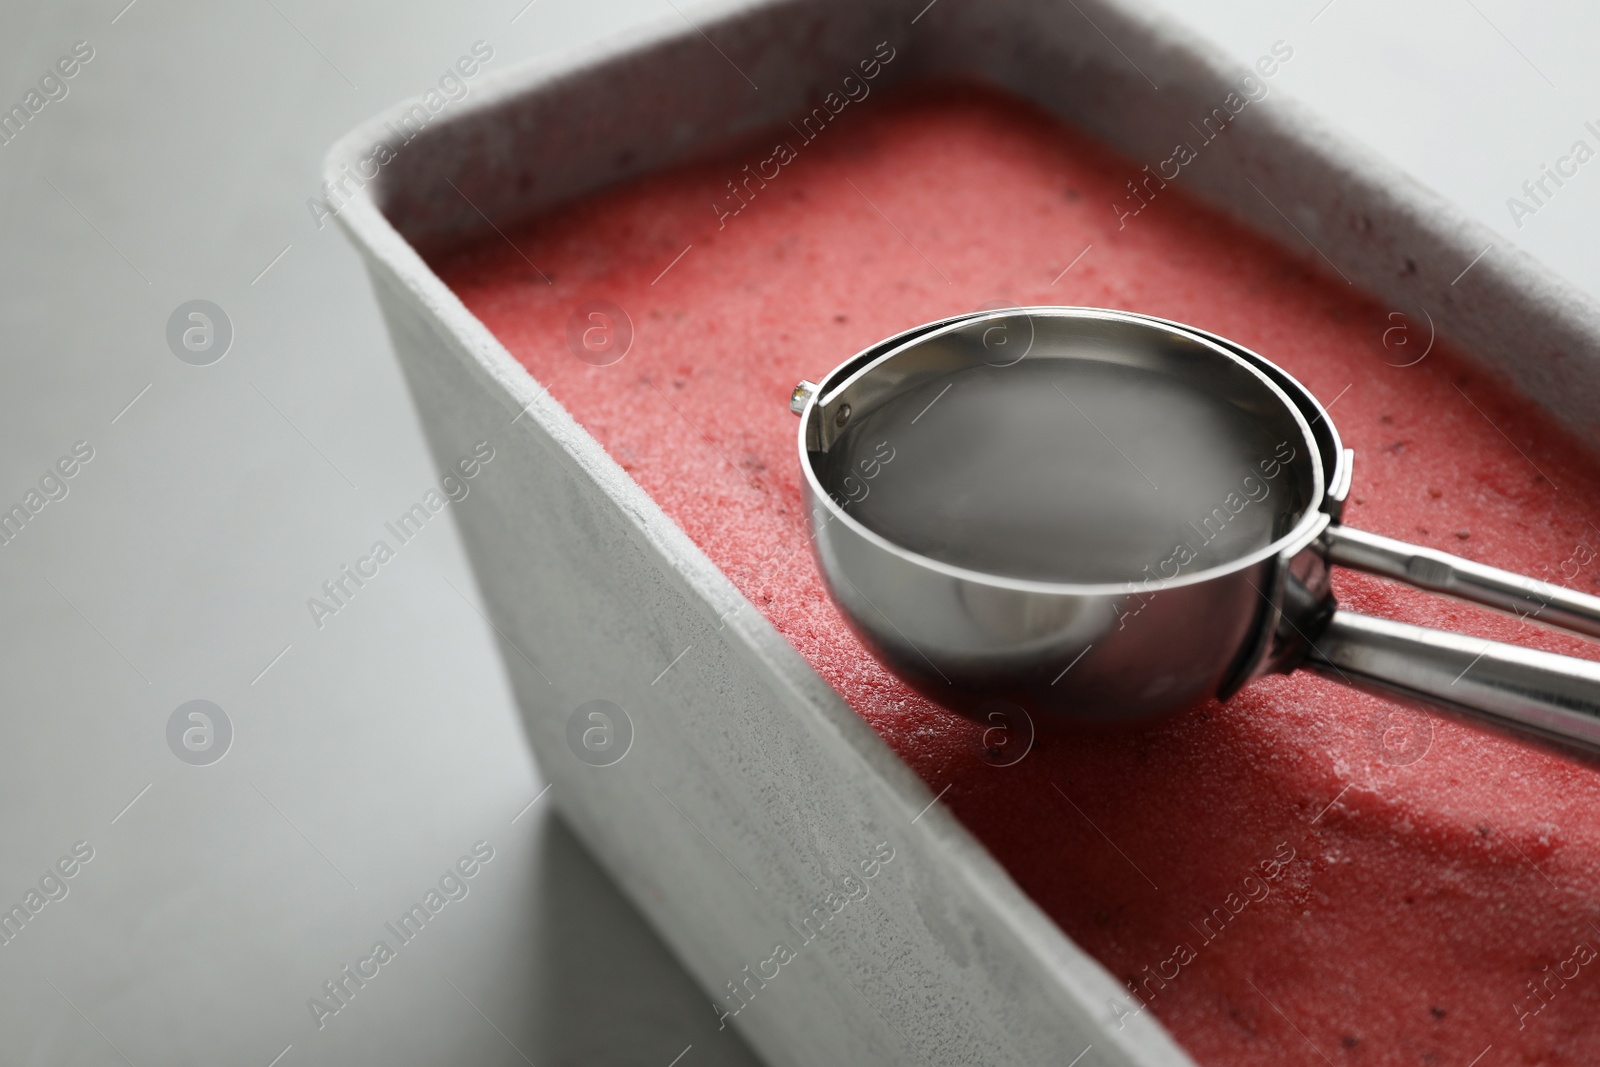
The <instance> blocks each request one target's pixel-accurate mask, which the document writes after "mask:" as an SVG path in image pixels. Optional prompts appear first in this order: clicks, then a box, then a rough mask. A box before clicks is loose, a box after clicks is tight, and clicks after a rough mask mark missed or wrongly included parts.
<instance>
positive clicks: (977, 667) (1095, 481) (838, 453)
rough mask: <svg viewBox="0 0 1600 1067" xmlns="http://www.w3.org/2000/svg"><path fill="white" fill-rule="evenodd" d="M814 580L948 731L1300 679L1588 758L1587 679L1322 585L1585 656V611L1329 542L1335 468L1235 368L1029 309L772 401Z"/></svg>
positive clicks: (1291, 394) (1393, 545)
mask: <svg viewBox="0 0 1600 1067" xmlns="http://www.w3.org/2000/svg"><path fill="white" fill-rule="evenodd" d="M790 408H791V410H793V411H794V412H795V413H796V414H798V415H799V416H800V418H801V426H800V435H799V448H800V463H801V469H802V472H803V475H804V480H805V486H806V494H807V507H808V511H809V513H810V523H811V532H812V538H813V544H814V548H815V551H816V556H817V560H818V563H819V565H820V567H821V570H822V574H823V577H824V579H825V580H826V582H827V585H828V588H829V590H830V592H831V593H832V595H833V597H834V599H835V601H836V602H837V603H838V604H839V606H840V608H841V609H842V611H843V613H844V615H845V618H846V619H847V620H848V621H849V622H850V624H851V626H852V628H853V629H854V630H855V631H856V632H857V634H858V635H859V636H860V637H861V638H862V640H863V641H864V642H865V643H866V644H867V645H868V646H869V647H870V648H871V649H872V650H873V651H874V653H875V654H877V655H878V656H879V657H880V658H881V659H883V660H884V661H885V662H886V663H887V664H888V665H889V666H890V667H891V668H893V669H894V670H895V672H896V673H897V674H899V675H900V676H901V677H902V678H904V679H905V680H906V681H907V682H909V683H910V684H912V685H913V686H914V687H916V688H917V689H919V690H921V691H922V692H924V693H925V694H927V695H928V696H930V697H931V698H932V699H934V700H936V701H938V702H940V703H942V704H944V705H946V706H948V707H951V708H953V709H955V710H957V711H960V712H963V713H965V714H977V713H978V709H979V707H980V705H985V704H986V702H989V701H992V700H994V699H995V698H1001V699H1006V700H1012V701H1016V702H1018V703H1020V704H1021V705H1022V706H1023V707H1025V708H1027V709H1029V711H1030V712H1031V713H1032V714H1033V716H1034V718H1035V720H1036V722H1037V723H1038V725H1039V726H1040V728H1043V729H1048V728H1049V727H1050V726H1051V725H1052V724H1072V723H1082V724H1099V723H1108V722H1128V721H1136V720H1139V719H1145V718H1149V717H1153V716H1156V715H1161V714H1166V713H1171V712H1174V711H1178V710H1182V709H1184V708H1187V707H1190V706H1193V705H1195V704H1197V703H1199V702H1201V701H1204V700H1206V699H1209V698H1211V697H1217V698H1220V699H1224V700H1225V699H1227V698H1228V697H1230V696H1232V695H1233V694H1234V693H1236V692H1237V691H1238V690H1239V689H1240V688H1242V687H1243V686H1244V685H1246V684H1247V683H1248V682H1250V681H1251V680H1252V679H1254V678H1256V677H1259V676H1260V675H1262V674H1266V673H1271V672H1279V673H1288V672H1290V671H1293V670H1295V669H1297V668H1300V667H1305V668H1309V669H1312V670H1315V671H1317V672H1319V673H1321V674H1324V675H1326V676H1328V677H1330V678H1334V679H1337V680H1339V681H1342V682H1345V683H1347V684H1349V685H1353V686H1356V687H1359V688H1362V689H1367V690H1371V691H1374V692H1378V693H1380V694H1383V695H1386V696H1389V697H1395V698H1400V699H1402V700H1404V701H1406V702H1408V703H1413V704H1419V705H1421V706H1423V707H1427V708H1429V709H1432V710H1443V711H1447V712H1451V713H1456V714H1462V715H1466V716H1469V717H1471V718H1473V719H1475V720H1477V721H1479V722H1487V723H1489V724H1491V725H1494V726H1496V727H1498V728H1501V729H1504V730H1509V731H1511V732H1514V733H1518V734H1522V735H1529V736H1533V737H1536V738H1539V739H1541V740H1545V741H1550V742H1555V743H1556V744H1558V745H1561V746H1576V747H1577V748H1579V749H1582V750H1585V751H1587V752H1590V753H1597V754H1600V663H1594V662H1590V661H1587V660H1581V659H1575V658H1572V657H1568V656H1559V655H1553V654H1550V653H1546V652H1539V651H1535V650H1532V649H1526V648H1522V647H1519V646H1516V645H1508V644H1502V643H1499V642H1495V641H1486V640H1483V639H1480V638H1475V637H1468V636H1466V635H1463V634H1456V633H1449V632H1445V631H1440V630H1432V629H1427V628H1424V627H1419V626H1411V625H1408V624H1405V623H1399V622H1393V621H1390V620H1386V619H1379V618H1372V617H1369V616H1365V615H1360V614H1356V613H1354V612H1350V611H1345V610H1343V609H1340V608H1339V607H1338V606H1337V605H1336V603H1335V600H1334V597H1333V594H1332V592H1331V591H1330V583H1329V568H1330V567H1331V566H1332V565H1335V564H1337V565H1340V566H1345V567H1351V568H1355V569H1358V570H1363V571H1367V572H1369V573H1372V574H1377V575H1380V576H1382V577H1385V578H1390V579H1393V580H1396V581H1400V582H1404V583H1407V584H1409V585H1412V586H1415V587H1417V588H1421V589H1426V590H1430V591H1433V592H1438V593H1444V594H1448V595H1451V596H1455V597H1459V598H1461V599H1464V600H1470V601H1473V602H1476V603H1479V604H1485V605H1488V606H1490V607H1494V608H1499V609H1502V610H1506V611H1511V612H1515V613H1516V614H1518V615H1520V616H1522V617H1524V618H1532V619H1535V620H1536V621H1539V622H1542V623H1545V624H1548V625H1552V626H1558V627H1562V628H1565V629H1568V630H1573V631H1576V632H1578V633H1582V634H1587V635H1589V636H1591V637H1600V598H1596V597H1592V596H1587V595H1585V594H1582V593H1577V592H1574V591H1572V590H1569V589H1565V588H1562V587H1560V586H1555V585H1551V584H1549V583H1546V582H1541V581H1537V580H1535V579H1532V578H1527V577H1524V576H1522V575H1517V574H1512V573H1510V572H1507V571H1502V570H1498V569H1496V568H1493V567H1486V566H1484V565H1482V564H1479V563H1474V562H1472V561H1470V560H1466V559H1461V558H1459V557H1456V556H1451V555H1449V554H1447V553H1443V552H1438V551H1435V550H1433V549H1427V548H1420V547H1416V546H1413V545H1408V544H1405V543H1403V542H1400V541H1395V540H1391V539H1389V538H1386V537H1380V536H1378V535H1375V534H1369V533H1363V532H1361V531H1359V530H1353V529H1350V528H1349V527H1346V526H1343V525H1341V523H1340V514H1341V510H1342V506H1343V503H1344V500H1345V497H1346V494H1347V493H1348V491H1349V487H1350V478H1351V464H1352V461H1353V458H1354V456H1353V453H1351V452H1349V451H1347V450H1345V449H1344V448H1343V447H1342V445H1341V443H1340V441H1339V436H1338V433H1337V431H1336V430H1335V429H1334V427H1333V425H1332V423H1331V422H1330V421H1329V419H1328V417H1327V413H1326V411H1324V410H1323V408H1322V406H1321V405H1320V404H1319V403H1318V402H1317V401H1316V399H1315V398H1314V397H1313V396H1312V395H1311V394H1310V393H1309V392H1308V391H1307V390H1306V389H1305V388H1304V387H1303V386H1301V385H1300V383H1298V382H1296V381H1295V380H1294V379H1293V378H1292V377H1290V376H1289V375H1288V374H1286V373H1285V372H1284V371H1283V370H1281V369H1280V368H1278V367H1276V366H1274V365H1272V364H1271V363H1269V362H1268V361H1266V360H1265V359H1263V358H1261V357H1260V356H1259V355H1256V354H1255V353H1253V352H1250V351H1248V350H1247V349H1244V348H1241V347H1240V346H1238V345H1236V344H1233V343H1232V342H1229V341H1227V340H1225V339H1223V338H1220V337H1216V336H1215V335H1212V334H1209V333H1206V332H1205V331H1202V330H1197V329H1194V328H1192V327H1188V326H1183V325H1180V324H1177V323H1172V322H1168V321H1165V320H1161V319H1155V318H1151V317H1148V316H1142V315H1135V314H1130V313H1127V312H1118V311H1104V310H1097V309H1092V308H1062V307H1034V308H1017V309H1007V310H1004V311H997V312H979V313H974V314H971V315H964V316H959V317H956V318H951V319H945V320H941V321H939V322H934V323H929V324H927V325H925V326H919V327H917V328H915V329H912V330H908V331H906V332H904V333H902V334H899V335H897V336H895V337H892V338H889V339H888V340H886V341H883V342H881V343H879V344H877V345H874V346H873V347H872V348H869V349H867V350H866V351H865V352H862V353H860V354H859V355H857V356H856V357H854V358H853V359H851V360H849V361H847V362H845V363H844V364H842V365H840V366H839V367H838V368H836V369H835V370H834V371H833V372H832V373H831V374H829V375H828V376H827V377H826V378H824V379H823V380H822V382H821V383H819V384H812V383H810V382H801V383H800V384H799V385H798V386H797V387H796V388H795V391H794V394H793V396H792V397H791V399H790Z"/></svg>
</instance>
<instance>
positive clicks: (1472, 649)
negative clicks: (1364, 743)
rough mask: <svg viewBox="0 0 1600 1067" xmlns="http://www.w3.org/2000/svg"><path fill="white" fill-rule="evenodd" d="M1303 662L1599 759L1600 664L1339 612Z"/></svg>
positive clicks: (1366, 686) (1361, 684)
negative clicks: (1576, 749) (1553, 742)
mask: <svg viewBox="0 0 1600 1067" xmlns="http://www.w3.org/2000/svg"><path fill="white" fill-rule="evenodd" d="M1304 665H1305V666H1306V667H1309V668H1311V669H1312V670H1315V671H1316V672H1317V673H1319V674H1322V675H1324V676H1326V677H1328V678H1332V679H1335V680H1337V681H1342V682H1344V683H1346V684H1347V685H1352V686H1355V687H1356V688H1358V689H1365V690H1369V691H1372V692H1376V693H1378V694H1380V695H1382V696H1389V697H1399V698H1401V699H1403V700H1406V701H1408V702H1410V703H1414V704H1421V705H1423V706H1425V707H1429V708H1434V709H1442V710H1445V711H1450V712H1456V713H1458V714H1462V715H1466V716H1468V717H1470V718H1473V719H1477V720H1480V721H1485V722H1487V723H1489V724H1491V725H1494V726H1497V727H1499V728H1501V729H1502V730H1508V731H1510V732H1513V733H1518V734H1525V735H1531V736H1533V737H1536V738H1540V739H1543V740H1545V741H1555V742H1557V743H1559V744H1561V745H1564V746H1570V747H1574V748H1578V749H1581V750H1584V751H1586V752H1587V753H1589V754H1591V755H1600V663H1594V662H1591V661H1589V660H1584V659H1574V658H1573V657H1571V656H1558V655H1555V654H1554V653H1550V652H1539V651H1536V650H1534V649H1531V648H1523V647H1521V646H1520V645H1507V644H1502V643H1501V642H1499V641H1486V640H1484V639H1482V638H1478V637H1468V636H1467V635H1465V634H1456V633H1449V632H1447V631H1444V630H1430V629H1428V628H1426V627H1422V626H1412V625H1410V624H1409V623H1403V622H1394V621H1393V620H1390V619H1377V618H1373V617H1371V616H1368V615H1360V614H1357V613H1356V612H1353V611H1344V610H1336V611H1334V612H1333V615H1332V617H1331V618H1330V619H1329V621H1328V624H1327V626H1326V628H1325V629H1323V630H1322V632H1321V633H1319V634H1318V635H1317V636H1316V638H1315V640H1313V641H1312V648H1311V652H1310V654H1309V656H1308V657H1307V659H1306V661H1305V664H1304Z"/></svg>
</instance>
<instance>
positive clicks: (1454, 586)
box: [1322, 526, 1600, 637]
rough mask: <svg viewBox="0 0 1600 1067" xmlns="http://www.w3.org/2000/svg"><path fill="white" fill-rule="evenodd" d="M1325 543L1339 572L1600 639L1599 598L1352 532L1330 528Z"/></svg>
mask: <svg viewBox="0 0 1600 1067" xmlns="http://www.w3.org/2000/svg"><path fill="white" fill-rule="evenodd" d="M1322 540H1323V544H1324V545H1325V546H1326V548H1327V552H1328V561H1329V562H1330V563H1336V564H1338V565H1339V566H1341V567H1349V568H1351V569H1352V570H1358V571H1366V572H1367V573H1368V574H1376V575H1378V576H1379V577H1382V578H1390V579H1393V580H1394V581H1397V582H1404V583H1405V584H1406V585H1410V586H1415V587H1416V588H1418V589H1426V590H1428V591H1429V592H1431V593H1444V594H1445V595H1447V596H1453V597H1456V598H1458V599H1460V600H1470V601H1472V602H1473V603H1475V604H1483V605H1485V606H1487V607H1491V608H1499V609H1500V610H1502V611H1509V612H1512V613H1514V614H1516V615H1519V616H1521V617H1522V618H1525V619H1533V620H1534V621H1535V622H1542V623H1545V624H1546V625H1549V626H1559V627H1561V628H1562V629H1564V630H1571V631H1573V632H1574V633H1580V634H1585V635H1587V636H1589V637H1600V597H1593V596H1589V595H1588V594H1587V593H1579V592H1575V591H1574V590H1571V589H1567V588H1564V587H1562V586H1559V585H1552V584H1551V583H1549V582H1541V581H1539V580H1538V579H1537V578H1529V577H1526V576H1525V575H1521V574H1514V573H1512V572H1511V571H1503V570H1500V569H1499V568H1498V567H1488V566H1485V565H1484V564H1482V563H1475V562H1473V561H1472V560H1470V559H1462V558H1461V557H1460V556H1452V555H1450V553H1448V552H1440V551H1438V550H1437V549H1433V548H1422V547H1420V546H1418V545H1408V544H1406V543H1405V542H1404V541H1396V540H1394V539H1393V538H1391V537H1383V536H1380V535H1378V534H1375V533H1367V532H1366V531H1365V530H1353V529H1351V528H1350V527H1348V526H1329V527H1328V529H1327V530H1326V531H1325V532H1324V533H1323V535H1322Z"/></svg>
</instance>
